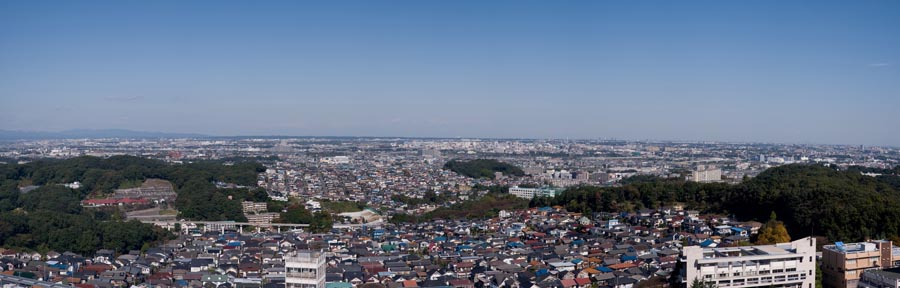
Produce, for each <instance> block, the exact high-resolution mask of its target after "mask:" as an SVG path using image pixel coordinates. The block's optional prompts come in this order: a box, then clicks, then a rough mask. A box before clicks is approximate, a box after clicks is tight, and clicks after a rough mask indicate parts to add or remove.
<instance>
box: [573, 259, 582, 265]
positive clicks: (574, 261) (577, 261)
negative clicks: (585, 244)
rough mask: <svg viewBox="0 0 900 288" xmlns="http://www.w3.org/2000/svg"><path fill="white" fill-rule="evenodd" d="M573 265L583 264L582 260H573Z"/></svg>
mask: <svg viewBox="0 0 900 288" xmlns="http://www.w3.org/2000/svg"><path fill="white" fill-rule="evenodd" d="M572 263H574V264H578V263H581V259H572Z"/></svg>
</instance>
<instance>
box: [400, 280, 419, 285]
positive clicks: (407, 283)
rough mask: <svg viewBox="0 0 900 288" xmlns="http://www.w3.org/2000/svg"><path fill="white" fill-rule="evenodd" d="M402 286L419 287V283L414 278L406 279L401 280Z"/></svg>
mask: <svg viewBox="0 0 900 288" xmlns="http://www.w3.org/2000/svg"><path fill="white" fill-rule="evenodd" d="M403 287H419V283H416V280H406V281H403Z"/></svg>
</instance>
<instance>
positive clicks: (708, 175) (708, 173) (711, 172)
mask: <svg viewBox="0 0 900 288" xmlns="http://www.w3.org/2000/svg"><path fill="white" fill-rule="evenodd" d="M691 180H693V181H694V182H718V181H722V169H719V168H716V167H715V166H709V167H707V166H704V165H700V166H697V170H694V172H692V173H691Z"/></svg>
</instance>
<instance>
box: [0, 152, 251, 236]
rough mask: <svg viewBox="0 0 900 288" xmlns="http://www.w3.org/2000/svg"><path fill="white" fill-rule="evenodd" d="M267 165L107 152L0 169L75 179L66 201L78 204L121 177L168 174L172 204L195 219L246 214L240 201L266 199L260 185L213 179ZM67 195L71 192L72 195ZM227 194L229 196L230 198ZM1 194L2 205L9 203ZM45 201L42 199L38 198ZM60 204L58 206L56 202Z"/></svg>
mask: <svg viewBox="0 0 900 288" xmlns="http://www.w3.org/2000/svg"><path fill="white" fill-rule="evenodd" d="M262 171H265V167H263V166H262V165H260V164H259V163H253V162H238V163H227V165H226V163H223V162H220V161H199V162H194V163H188V164H183V165H169V164H166V163H165V162H162V161H159V160H152V159H146V158H140V157H134V156H114V157H109V158H98V157H89V156H85V157H77V158H71V159H66V160H53V159H48V160H40V161H34V162H31V163H27V164H23V165H17V164H5V165H0V175H3V176H4V179H8V180H10V181H13V182H16V184H13V185H14V186H15V185H19V186H24V185H47V184H60V183H70V182H73V181H79V182H81V183H82V187H81V188H80V189H78V190H77V191H76V193H75V194H74V198H75V199H69V200H73V201H67V202H65V203H67V204H66V205H74V206H78V205H79V203H78V201H77V200H81V199H83V198H85V197H87V196H88V195H95V196H102V195H103V194H107V193H111V192H112V191H113V190H114V189H117V188H120V187H121V186H122V184H123V183H133V182H135V181H137V182H140V181H143V180H145V179H147V178H159V179H165V180H169V181H170V182H172V183H173V184H174V185H175V191H176V192H177V193H178V198H177V200H176V202H175V207H176V208H177V209H179V210H180V211H181V215H180V217H183V218H187V219H194V220H236V221H242V220H246V218H245V217H244V216H243V213H242V212H241V205H240V201H243V200H248V201H266V199H267V198H268V196H267V195H266V193H265V190H264V189H259V188H254V189H218V188H216V186H215V184H214V182H225V183H233V184H237V185H243V186H255V185H256V179H257V175H258V173H260V172H262ZM70 198H71V197H70ZM229 198H230V199H229ZM9 203H10V202H9V201H7V200H5V198H3V199H0V206H4V205H9ZM42 205H45V204H42ZM58 208H62V207H58Z"/></svg>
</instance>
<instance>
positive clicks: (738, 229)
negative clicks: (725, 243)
mask: <svg viewBox="0 0 900 288" xmlns="http://www.w3.org/2000/svg"><path fill="white" fill-rule="evenodd" d="M731 231H734V232H743V231H744V229H741V228H738V227H731Z"/></svg>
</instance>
